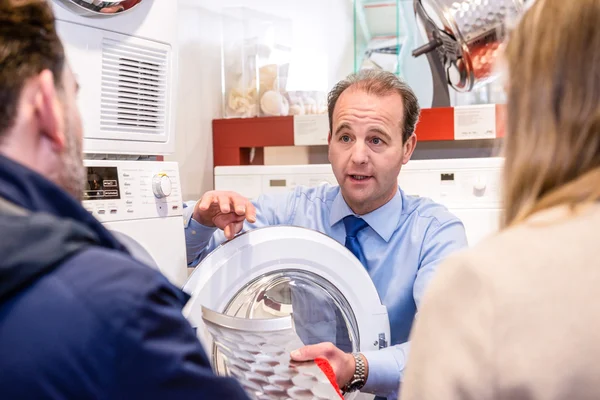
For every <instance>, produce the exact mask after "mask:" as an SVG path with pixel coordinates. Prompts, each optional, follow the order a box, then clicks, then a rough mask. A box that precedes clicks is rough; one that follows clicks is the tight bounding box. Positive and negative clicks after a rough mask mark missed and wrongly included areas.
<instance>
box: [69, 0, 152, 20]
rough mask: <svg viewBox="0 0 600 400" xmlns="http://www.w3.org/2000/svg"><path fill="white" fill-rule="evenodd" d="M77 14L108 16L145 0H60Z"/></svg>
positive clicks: (129, 8)
mask: <svg viewBox="0 0 600 400" xmlns="http://www.w3.org/2000/svg"><path fill="white" fill-rule="evenodd" d="M60 1H61V2H62V3H63V4H64V5H65V6H67V7H68V8H69V9H70V10H72V11H75V12H76V13H77V14H81V15H88V16H94V15H96V16H106V15H114V14H119V13H122V12H125V11H128V10H131V9H132V8H134V7H135V6H137V5H138V4H140V3H141V2H142V1H143V0H113V1H102V0H60Z"/></svg>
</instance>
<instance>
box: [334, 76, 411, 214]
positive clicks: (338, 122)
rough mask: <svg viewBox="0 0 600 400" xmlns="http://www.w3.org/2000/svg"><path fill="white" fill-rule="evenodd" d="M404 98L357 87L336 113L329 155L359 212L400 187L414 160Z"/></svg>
mask: <svg viewBox="0 0 600 400" xmlns="http://www.w3.org/2000/svg"><path fill="white" fill-rule="evenodd" d="M403 124H404V104H403V101H402V97H401V96H400V95H399V94H391V95H388V96H383V97H378V96H375V95H372V94H368V93H366V92H364V91H362V90H360V89H354V88H352V87H350V88H348V89H346V90H345V91H344V92H343V93H342V94H341V96H340V97H339V99H338V101H337V104H336V106H335V109H334V111H333V116H332V130H333V131H332V132H330V136H329V161H330V162H331V165H332V167H333V173H334V174H335V177H336V179H337V181H338V183H339V185H340V188H341V192H342V195H343V196H344V200H345V201H346V203H347V204H348V205H349V206H350V208H351V209H352V210H353V211H354V212H355V213H357V214H361V215H362V214H366V213H369V212H371V211H373V210H375V209H377V208H379V207H381V206H383V205H384V204H385V203H387V202H388V201H389V200H391V199H392V198H393V197H394V195H395V194H396V192H397V190H398V175H399V173H400V168H401V167H402V165H403V164H406V163H407V162H408V161H409V160H410V156H411V155H412V152H413V150H414V147H415V144H416V137H415V136H414V135H413V136H412V137H411V138H410V139H409V140H408V141H407V142H406V143H403V141H402V127H403Z"/></svg>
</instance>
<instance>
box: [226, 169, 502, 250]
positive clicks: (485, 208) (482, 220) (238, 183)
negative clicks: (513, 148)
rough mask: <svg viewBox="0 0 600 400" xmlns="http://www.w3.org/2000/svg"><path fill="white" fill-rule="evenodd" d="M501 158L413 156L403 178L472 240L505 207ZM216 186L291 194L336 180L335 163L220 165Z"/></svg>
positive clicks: (253, 193)
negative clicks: (453, 217)
mask: <svg viewBox="0 0 600 400" xmlns="http://www.w3.org/2000/svg"><path fill="white" fill-rule="evenodd" d="M502 165H503V159H502V158H500V157H486V158H464V159H435V160H411V161H409V162H408V163H407V164H406V165H404V166H403V167H402V170H401V171H400V175H399V176H398V182H399V185H400V187H401V188H402V190H403V191H404V192H405V193H406V194H407V195H411V196H421V197H428V198H431V199H432V200H434V201H436V202H438V203H440V204H442V205H444V206H446V207H447V208H448V209H449V210H450V211H451V212H452V213H454V214H455V215H456V216H457V217H459V218H460V219H461V220H462V221H463V223H464V224H465V229H466V232H467V238H468V240H469V244H470V245H473V244H476V243H477V242H479V241H480V240H482V239H483V238H485V237H486V236H488V235H490V234H492V233H494V232H496V231H497V230H498V227H499V220H500V214H501V212H502V208H501V198H500V179H501V173H502ZM214 172H215V189H216V190H232V191H236V192H238V193H240V194H242V195H243V196H246V197H248V198H250V199H255V198H257V197H258V196H259V195H260V194H262V193H286V192H289V191H290V190H293V189H294V188H295V187H296V186H298V185H303V186H316V185H321V184H331V185H336V184H337V181H336V179H335V176H334V175H333V171H332V169H331V165H329V164H313V165H283V166H282V165H260V166H258V165H251V166H227V167H215V170H214Z"/></svg>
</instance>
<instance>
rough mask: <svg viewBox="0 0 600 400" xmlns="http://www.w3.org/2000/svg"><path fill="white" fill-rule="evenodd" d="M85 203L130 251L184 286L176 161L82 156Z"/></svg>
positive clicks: (184, 254) (184, 274) (183, 242)
mask: <svg viewBox="0 0 600 400" xmlns="http://www.w3.org/2000/svg"><path fill="white" fill-rule="evenodd" d="M84 164H85V167H86V169H87V179H86V183H85V188H84V192H83V206H84V207H85V209H86V210H88V211H89V212H90V213H91V214H92V215H94V216H95V217H96V218H97V219H98V220H99V221H100V222H101V223H102V224H103V225H104V226H105V227H106V228H108V230H110V231H111V232H112V233H113V234H114V235H115V236H116V237H117V239H118V240H119V241H121V242H122V243H123V244H124V245H125V247H127V248H128V249H129V251H130V252H131V253H132V255H133V256H134V257H136V258H138V259H140V260H141V261H142V262H144V263H146V264H148V265H150V266H152V267H154V268H157V269H158V270H160V271H161V272H162V273H163V274H164V275H165V276H166V277H167V278H168V279H169V280H170V281H171V282H172V283H173V284H175V285H176V286H177V287H182V286H183V285H184V283H185V281H186V279H187V276H188V272H187V260H186V250H185V235H184V225H183V215H182V207H183V206H182V204H183V202H182V195H181V184H180V179H179V170H178V167H177V163H174V162H158V161H135V162H133V161H118V160H84Z"/></svg>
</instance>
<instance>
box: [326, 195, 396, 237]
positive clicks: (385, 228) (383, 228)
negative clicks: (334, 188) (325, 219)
mask: <svg viewBox="0 0 600 400" xmlns="http://www.w3.org/2000/svg"><path fill="white" fill-rule="evenodd" d="M401 214H402V195H401V194H400V189H398V191H397V192H396V194H395V195H394V197H392V199H391V200H390V201H388V202H387V203H385V204H384V205H383V206H381V207H379V208H378V209H376V210H374V211H371V212H370V213H368V214H365V215H361V216H360V217H361V218H363V219H364V220H365V221H367V223H368V224H369V226H370V227H371V228H373V230H374V231H375V232H377V234H378V235H379V236H381V238H382V239H383V240H385V241H386V242H388V241H389V240H390V238H391V237H392V235H393V234H394V231H395V230H396V227H397V226H398V221H399V219H400V215H401ZM348 215H356V214H354V212H352V210H351V209H350V207H349V206H348V204H346V200H344V196H342V191H341V190H339V191H338V194H337V195H336V196H335V199H333V203H332V205H331V213H330V214H329V224H330V226H333V225H335V224H337V223H338V222H340V221H341V220H342V219H344V217H347V216H348ZM356 216H357V217H358V215H356Z"/></svg>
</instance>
